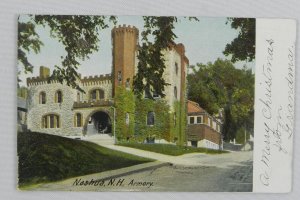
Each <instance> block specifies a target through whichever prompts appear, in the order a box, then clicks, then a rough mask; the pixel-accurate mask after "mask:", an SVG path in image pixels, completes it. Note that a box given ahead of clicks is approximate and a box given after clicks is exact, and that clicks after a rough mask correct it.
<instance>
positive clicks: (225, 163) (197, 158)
mask: <svg viewBox="0 0 300 200" xmlns="http://www.w3.org/2000/svg"><path fill="white" fill-rule="evenodd" d="M88 141H90V142H94V143H96V144H98V145H100V146H104V147H106V148H109V149H113V150H117V151H122V152H125V153H129V154H133V155H136V156H141V157H145V158H150V159H154V160H157V161H160V162H166V163H172V164H175V165H189V166H200V165H201V166H218V167H222V168H227V167H229V166H231V165H234V164H238V165H239V163H241V162H242V161H252V151H249V152H230V153H223V154H215V155H211V154H205V153H189V154H184V155H180V156H171V155H165V154H160V153H155V152H150V151H145V150H141V149H135V148H130V147H124V146H118V145H114V144H107V142H102V141H101V140H94V139H91V140H88Z"/></svg>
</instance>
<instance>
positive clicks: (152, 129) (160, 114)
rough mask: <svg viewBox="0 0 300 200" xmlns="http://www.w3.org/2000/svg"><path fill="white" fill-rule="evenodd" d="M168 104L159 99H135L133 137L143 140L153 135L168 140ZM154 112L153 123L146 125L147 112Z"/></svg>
mask: <svg viewBox="0 0 300 200" xmlns="http://www.w3.org/2000/svg"><path fill="white" fill-rule="evenodd" d="M169 110H170V108H169V106H168V104H167V103H166V102H165V101H164V100H162V99H160V100H155V101H153V100H152V99H136V110H135V131H134V132H135V138H136V139H137V140H138V141H144V140H145V138H147V137H149V138H152V137H155V138H156V139H165V140H167V141H170V114H169ZM150 111H153V112H154V113H155V119H154V120H155V122H154V125H153V126H152V125H151V126H149V125H147V115H148V112H150Z"/></svg>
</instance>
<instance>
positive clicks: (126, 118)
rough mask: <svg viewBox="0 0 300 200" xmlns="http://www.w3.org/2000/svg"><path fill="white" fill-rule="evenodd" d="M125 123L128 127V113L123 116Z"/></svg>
mask: <svg viewBox="0 0 300 200" xmlns="http://www.w3.org/2000/svg"><path fill="white" fill-rule="evenodd" d="M125 123H126V125H129V113H126V114H125Z"/></svg>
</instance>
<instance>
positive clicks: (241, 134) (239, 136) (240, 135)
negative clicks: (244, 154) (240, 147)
mask: <svg viewBox="0 0 300 200" xmlns="http://www.w3.org/2000/svg"><path fill="white" fill-rule="evenodd" d="M245 131H246V130H245V128H244V127H240V128H239V129H238V130H237V132H236V137H235V141H236V143H238V144H245ZM249 139H250V133H249V132H247V131H246V140H249Z"/></svg>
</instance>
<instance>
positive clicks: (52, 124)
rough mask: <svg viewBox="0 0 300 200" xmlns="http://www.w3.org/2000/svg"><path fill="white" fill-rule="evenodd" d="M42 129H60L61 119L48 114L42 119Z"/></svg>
mask: <svg viewBox="0 0 300 200" xmlns="http://www.w3.org/2000/svg"><path fill="white" fill-rule="evenodd" d="M42 128H60V118H59V116H58V115H56V114H48V115H44V116H43V117H42Z"/></svg>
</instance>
